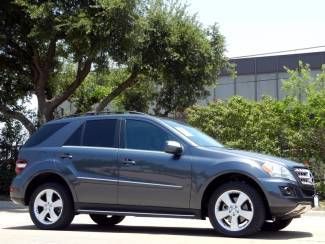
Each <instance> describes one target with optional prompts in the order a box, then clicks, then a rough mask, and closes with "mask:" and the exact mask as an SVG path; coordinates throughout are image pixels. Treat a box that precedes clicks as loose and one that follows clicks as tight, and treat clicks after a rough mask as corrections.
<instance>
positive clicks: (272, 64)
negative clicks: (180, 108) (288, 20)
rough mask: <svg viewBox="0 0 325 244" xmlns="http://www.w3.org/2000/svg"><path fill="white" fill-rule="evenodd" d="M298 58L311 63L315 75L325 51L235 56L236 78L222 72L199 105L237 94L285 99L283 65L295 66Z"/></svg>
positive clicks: (323, 58)
mask: <svg viewBox="0 0 325 244" xmlns="http://www.w3.org/2000/svg"><path fill="white" fill-rule="evenodd" d="M299 61H302V62H304V63H307V64H309V65H310V69H311V72H312V74H314V75H316V74H317V73H319V72H320V69H321V66H322V64H325V52H314V53H301V54H289V55H278V56H262V57H252V58H238V59H232V60H231V62H232V63H235V64H236V71H237V76H236V78H235V79H234V78H232V77H231V76H229V75H227V74H222V75H221V77H220V78H219V80H218V84H217V85H216V86H215V87H212V88H211V89H210V96H209V97H208V98H207V99H205V100H204V101H201V102H200V104H204V103H205V104H206V103H208V102H211V101H215V100H217V99H221V100H226V99H228V98H229V97H231V96H234V95H239V96H243V97H245V98H248V99H252V100H256V101H257V100H260V99H261V98H262V97H263V96H264V95H267V96H271V97H274V98H275V99H277V100H279V99H282V98H283V97H284V96H285V94H284V92H283V90H282V82H283V80H285V79H287V78H288V74H287V72H286V70H285V68H284V67H287V68H290V69H296V68H297V67H298V63H299Z"/></svg>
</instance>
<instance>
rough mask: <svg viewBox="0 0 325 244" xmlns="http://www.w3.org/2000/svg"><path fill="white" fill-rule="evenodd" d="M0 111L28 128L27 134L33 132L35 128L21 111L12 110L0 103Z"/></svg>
mask: <svg viewBox="0 0 325 244" xmlns="http://www.w3.org/2000/svg"><path fill="white" fill-rule="evenodd" d="M0 112H1V113H3V114H4V115H5V116H8V117H10V118H12V119H16V120H18V121H20V122H21V123H22V124H23V126H24V127H25V128H26V129H27V130H28V132H29V134H30V135H31V134H33V133H34V132H35V130H36V128H35V126H34V124H33V123H32V122H31V121H30V120H29V119H28V118H27V117H26V116H25V115H24V114H23V113H21V112H18V111H12V110H11V109H9V108H8V107H7V106H5V105H2V104H0Z"/></svg>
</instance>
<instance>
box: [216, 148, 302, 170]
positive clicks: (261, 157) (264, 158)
mask: <svg viewBox="0 0 325 244" xmlns="http://www.w3.org/2000/svg"><path fill="white" fill-rule="evenodd" d="M217 150H220V148H218V149H217ZM221 150H222V151H225V152H227V153H230V154H232V155H233V156H238V157H244V158H249V159H252V160H255V161H258V162H262V163H263V162H271V163H277V164H282V165H283V166H286V167H287V168H295V167H304V165H303V164H301V163H297V162H294V161H292V160H289V159H284V158H279V157H275V156H271V155H267V154H262V153H255V152H248V151H243V150H235V149H229V148H222V149H221Z"/></svg>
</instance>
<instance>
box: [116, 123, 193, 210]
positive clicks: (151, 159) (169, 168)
mask: <svg viewBox="0 0 325 244" xmlns="http://www.w3.org/2000/svg"><path fill="white" fill-rule="evenodd" d="M124 122H125V123H124V126H123V127H122V128H123V129H122V131H123V133H122V138H124V140H122V142H123V143H122V147H123V148H121V149H119V152H118V158H119V184H118V204H121V205H132V206H153V207H171V208H188V207H189V200H190V174H191V173H190V170H191V166H190V157H189V155H187V150H186V147H185V148H184V153H183V154H182V155H181V156H180V157H175V156H174V155H172V154H169V153H166V152H164V147H165V144H166V141H167V140H176V141H177V140H178V139H177V138H176V136H175V135H173V134H172V133H171V132H169V131H168V130H166V129H165V128H163V127H161V126H160V125H159V124H155V123H153V122H151V121H146V120H143V119H140V118H139V119H126V120H125V121H124ZM178 141H179V140H178ZM179 142H180V141H179ZM123 144H124V145H123Z"/></svg>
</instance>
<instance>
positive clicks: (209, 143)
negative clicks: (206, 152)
mask: <svg viewBox="0 0 325 244" xmlns="http://www.w3.org/2000/svg"><path fill="white" fill-rule="evenodd" d="M164 122H166V123H167V124H168V125H169V126H171V127H173V128H174V129H176V130H177V131H179V132H180V133H181V134H183V135H184V136H186V137H187V138H188V139H190V140H191V141H192V142H194V143H195V144H197V145H198V146H202V147H223V145H222V144H221V143H219V142H218V141H216V140H215V139H213V138H212V137H210V136H208V135H206V134H204V133H203V132H201V131H200V130H198V129H196V128H194V127H191V126H189V125H187V124H182V123H180V122H176V121H173V120H169V119H165V120H164Z"/></svg>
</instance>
